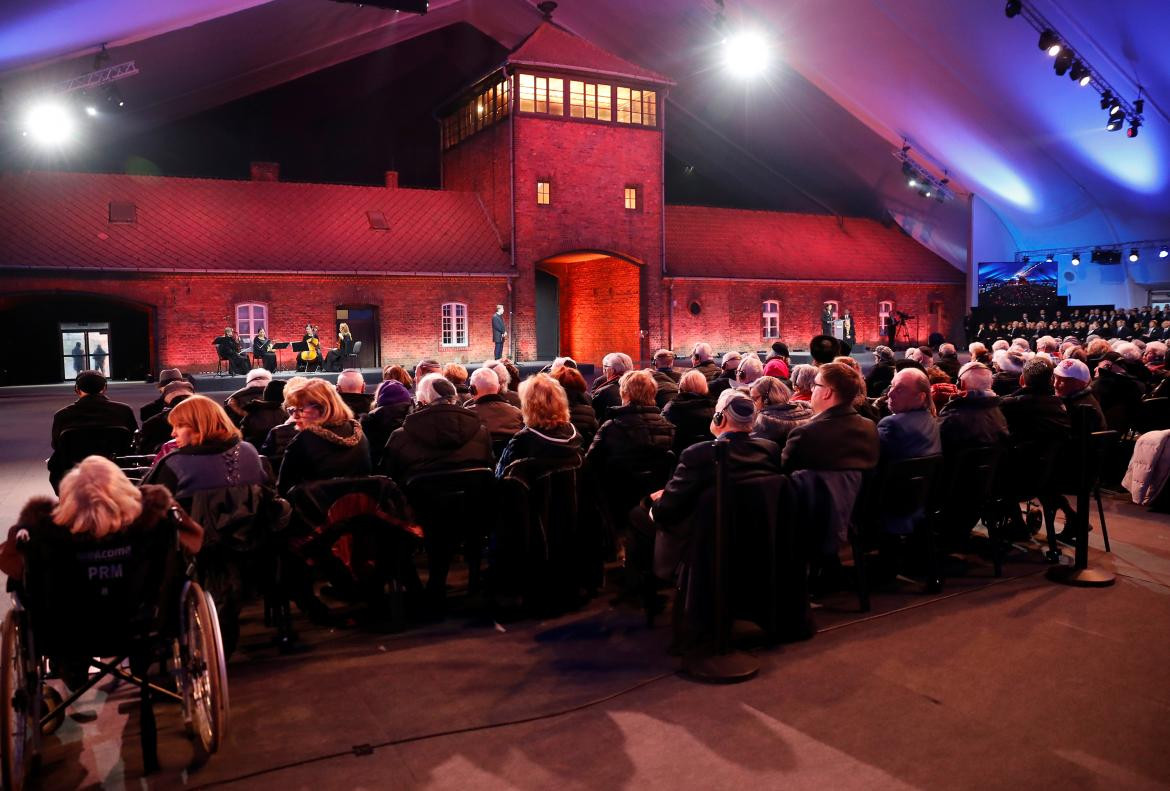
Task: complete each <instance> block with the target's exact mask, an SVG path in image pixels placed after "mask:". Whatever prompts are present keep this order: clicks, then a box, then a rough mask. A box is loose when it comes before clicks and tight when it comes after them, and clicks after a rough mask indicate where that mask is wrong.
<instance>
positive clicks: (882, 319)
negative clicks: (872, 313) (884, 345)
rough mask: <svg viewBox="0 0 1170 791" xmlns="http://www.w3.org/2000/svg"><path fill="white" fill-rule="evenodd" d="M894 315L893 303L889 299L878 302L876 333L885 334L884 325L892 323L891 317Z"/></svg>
mask: <svg viewBox="0 0 1170 791" xmlns="http://www.w3.org/2000/svg"><path fill="white" fill-rule="evenodd" d="M893 315H894V303H893V302H890V301H889V300H883V301H881V302H879V303H878V334H879V335H886V334H887V330H886V327H887V326H888V325H890V324H892V323H893V321H892V319H891V317H892V316H893Z"/></svg>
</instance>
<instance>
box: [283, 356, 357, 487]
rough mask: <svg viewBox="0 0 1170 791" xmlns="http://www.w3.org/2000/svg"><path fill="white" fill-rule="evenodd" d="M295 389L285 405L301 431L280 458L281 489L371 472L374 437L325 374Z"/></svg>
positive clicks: (286, 390)
mask: <svg viewBox="0 0 1170 791" xmlns="http://www.w3.org/2000/svg"><path fill="white" fill-rule="evenodd" d="M290 390H291V388H289V387H286V388H285V390H284V405H285V408H286V409H287V411H288V413H289V416H291V417H292V419H293V422H294V423H295V424H296V430H297V433H296V436H295V437H293V440H292V442H290V443H289V444H288V448H287V449H286V450H285V452H284V459H283V460H282V461H281V463H280V475H279V476H278V477H277V482H276V488H277V489H279V490H280V493H281V494H284V493H286V492H288V491H289V490H290V489H292V488H293V487H294V486H296V485H297V484H300V483H304V482H305V481H320V480H324V479H326V478H345V477H349V476H356V475H369V474H370V471H371V466H370V443H369V440H367V439H366V435H365V434H364V433H363V432H362V427H361V424H360V423H358V422H357V420H355V419H354V416H353V412H352V411H351V410H350V408H349V407H348V406H346V405H345V402H344V401H342V400H341V395H340V394H338V392H337V388H335V387H334V386H333V385H331V384H329V382H327V381H325V380H324V379H309V380H308V381H306V382H305V383H304V385H302V386H301V387H298V388H296V389H295V390H291V392H290ZM274 430H275V429H274Z"/></svg>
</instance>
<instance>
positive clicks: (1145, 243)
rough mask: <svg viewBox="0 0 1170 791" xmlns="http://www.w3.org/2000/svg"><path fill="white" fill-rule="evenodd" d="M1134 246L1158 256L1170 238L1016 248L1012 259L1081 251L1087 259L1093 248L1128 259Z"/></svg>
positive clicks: (1020, 259) (1084, 258)
mask: <svg viewBox="0 0 1170 791" xmlns="http://www.w3.org/2000/svg"><path fill="white" fill-rule="evenodd" d="M1135 248H1136V249H1138V250H1148V251H1150V253H1151V257H1153V258H1159V257H1160V256H1159V252H1160V251H1161V250H1162V248H1170V238H1166V239H1138V240H1136V241H1129V242H1109V243H1108V244H1078V245H1073V246H1071V247H1041V248H1039V249H1036V250H1017V251H1016V257H1015V259H1014V260H1016V261H1023V260H1024V259H1025V258H1039V257H1043V256H1048V255H1052V256H1056V255H1072V254H1074V253H1081V254H1082V260H1088V257H1089V256H1090V255H1091V254H1092V253H1093V251H1095V250H1112V251H1116V252H1117V253H1118V254H1119V255H1122V256H1123V257H1124V258H1126V260H1128V256H1129V251H1130V250H1133V249H1135Z"/></svg>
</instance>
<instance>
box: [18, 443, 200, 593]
mask: <svg viewBox="0 0 1170 791" xmlns="http://www.w3.org/2000/svg"><path fill="white" fill-rule="evenodd" d="M60 491H61V494H60V497H59V498H58V499H57V500H56V501H55V502H54V500H53V499H52V498H50V497H34V498H32V499H31V500H29V501H28V502H27V503H26V504H25V506H24V508H23V509H21V512H20V517H19V518H18V519H17V521H16V524H15V525H13V526H12V528H11V529H10V530H9V531H8V540H7V541H6V542H5V543H4V544H3V545H0V571H3V572H4V573H5V574H7V575H8V576H9V577H11V578H12V579H16V580H19V579H21V578H22V577H23V575H24V559H23V556H22V554H21V552H20V550H19V544H20V543H21V542H22V541H26V540H27V541H36V540H37V539H38V537H48V538H50V539H51V538H55V537H59V538H64V537H66V536H73V537H74V538H76V539H77V540H81V541H84V540H89V541H95V540H96V541H100V540H102V539H107V538H114V537H116V536H121V535H130V536H133V535H134V534H144V533H149V532H151V531H153V530H158V529H160V528H161V527H163V526H168V525H172V524H173V525H174V526H176V527H177V528H178V530H179V543H180V545H181V546H182V548H183V549H184V550H185V551H186V552H188V553H189V554H192V555H194V554H196V553H198V551H199V548H200V546H202V544H203V528H202V527H201V526H200V525H199V523H198V522H195V521H194V520H192V519H191V518H190V517H189V516H187V514H186V513H185V512H184V511H183V509H182V508H181V507H180V506H179V505H178V503H176V502H175V500H174V498H173V497H172V496H171V493H170V491H169V490H168V489H167V488H166V487H165V486H155V485H152V484H144V485H143V486H142V487H141V488H140V487H137V486H135V485H134V484H133V483H132V482H131V481H130V479H128V478H127V477H126V475H125V474H124V473H123V472H122V471H121V470H120V469H118V466H117V465H116V464H114V462H112V461H110V460H109V459H106V458H103V457H101V456H89V457H88V458H86V459H83V460H82V462H81V463H80V464H78V465H77V466H76V467H74V468H73V469H72V470H70V471H69V473H67V474H66V475H65V477H64V478H63V479H61V487H60ZM172 514H173V517H174V520H173V522H172V521H171V519H170V518H169V515H172Z"/></svg>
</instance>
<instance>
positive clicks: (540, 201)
mask: <svg viewBox="0 0 1170 791" xmlns="http://www.w3.org/2000/svg"><path fill="white" fill-rule="evenodd" d="M548 203H549V183H548V182H547V181H538V182H536V205H538V206H547V205H548Z"/></svg>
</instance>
